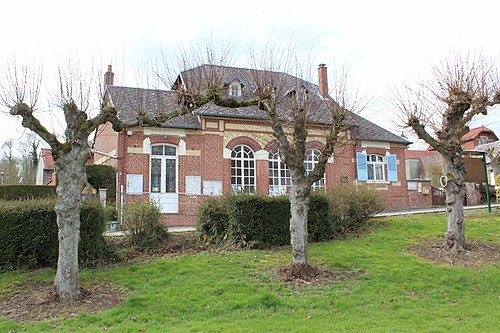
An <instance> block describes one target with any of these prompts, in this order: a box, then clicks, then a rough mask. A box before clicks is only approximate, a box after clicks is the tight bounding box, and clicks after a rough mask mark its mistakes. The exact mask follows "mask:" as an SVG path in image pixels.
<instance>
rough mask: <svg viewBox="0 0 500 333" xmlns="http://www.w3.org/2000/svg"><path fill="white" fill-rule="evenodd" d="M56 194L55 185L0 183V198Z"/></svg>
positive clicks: (50, 195)
mask: <svg viewBox="0 0 500 333" xmlns="http://www.w3.org/2000/svg"><path fill="white" fill-rule="evenodd" d="M55 196H56V187H55V186H49V185H0V200H7V201H9V200H21V199H37V198H50V197H55Z"/></svg>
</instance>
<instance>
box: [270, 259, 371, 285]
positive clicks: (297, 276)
mask: <svg viewBox="0 0 500 333" xmlns="http://www.w3.org/2000/svg"><path fill="white" fill-rule="evenodd" d="M275 273H276V275H277V276H278V277H279V278H280V279H281V280H283V281H285V282H286V283H288V284H291V285H296V286H311V287H316V286H323V285H330V284H332V283H333V282H336V281H345V280H351V279H357V278H359V277H360V276H362V275H363V274H365V273H364V272H363V271H357V272H356V271H354V272H352V271H339V270H336V269H334V268H333V267H328V268H324V267H321V266H312V265H300V264H289V265H286V266H282V267H279V268H278V269H277V270H276V271H275Z"/></svg>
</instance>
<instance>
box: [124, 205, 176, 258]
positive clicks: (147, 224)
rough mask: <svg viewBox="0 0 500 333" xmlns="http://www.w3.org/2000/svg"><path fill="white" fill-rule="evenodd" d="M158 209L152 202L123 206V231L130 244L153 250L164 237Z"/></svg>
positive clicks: (164, 232)
mask: <svg viewBox="0 0 500 333" xmlns="http://www.w3.org/2000/svg"><path fill="white" fill-rule="evenodd" d="M160 216H161V213H160V209H159V208H158V206H156V205H155V204H154V203H153V202H131V203H128V204H127V205H126V206H125V214H124V224H123V229H124V230H125V231H126V232H127V237H128V238H129V240H130V241H131V243H132V244H134V245H136V246H139V247H141V248H143V249H154V248H156V247H157V246H158V245H159V243H160V242H161V241H162V240H163V239H164V238H165V237H166V234H167V232H166V230H165V227H164V226H163V225H162V224H161V222H160Z"/></svg>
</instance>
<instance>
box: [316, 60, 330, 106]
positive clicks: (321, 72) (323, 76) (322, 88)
mask: <svg viewBox="0 0 500 333" xmlns="http://www.w3.org/2000/svg"><path fill="white" fill-rule="evenodd" d="M318 86H319V94H320V95H321V97H323V98H328V74H327V67H326V64H319V66H318Z"/></svg>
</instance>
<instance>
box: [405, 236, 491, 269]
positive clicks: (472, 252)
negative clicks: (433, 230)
mask: <svg viewBox="0 0 500 333" xmlns="http://www.w3.org/2000/svg"><path fill="white" fill-rule="evenodd" d="M409 250H410V251H411V252H413V253H415V254H417V255H418V256H419V257H421V258H423V259H425V260H428V261H431V262H433V263H436V264H445V265H449V266H459V267H469V268H477V267H481V266H485V265H494V264H496V263H499V262H500V245H498V244H493V243H483V242H480V241H479V240H476V239H470V238H469V239H466V244H465V252H464V253H460V254H454V253H452V252H451V250H450V249H449V247H448V245H447V244H446V242H445V241H444V239H443V238H442V237H440V238H433V239H424V240H420V241H418V242H417V243H415V244H413V245H411V246H410V247H409Z"/></svg>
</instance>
